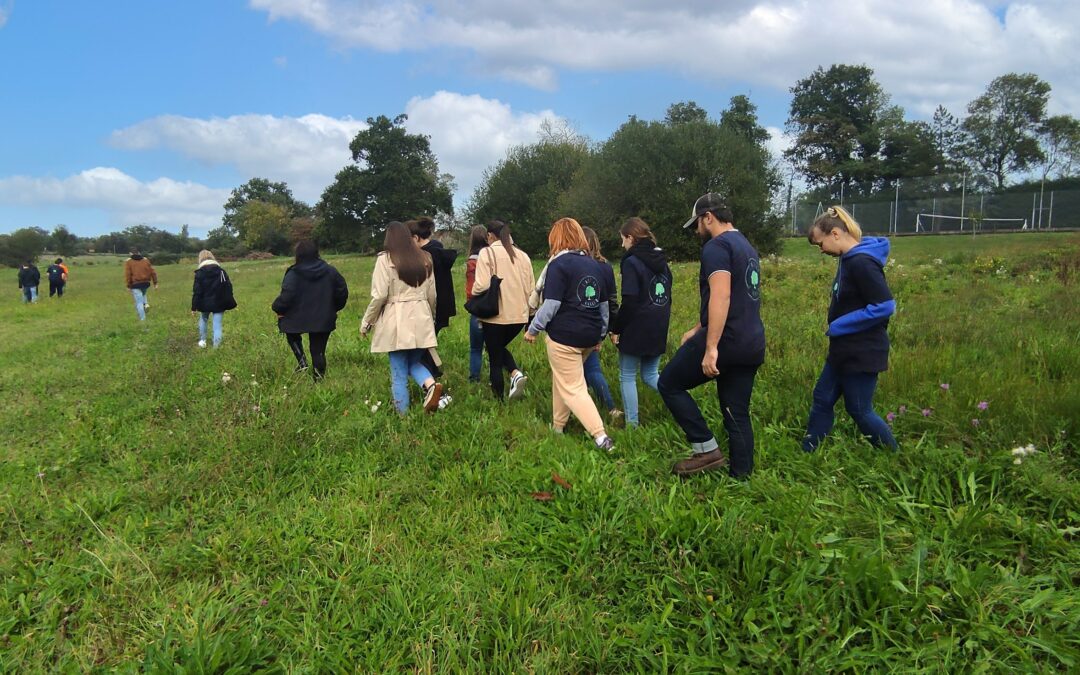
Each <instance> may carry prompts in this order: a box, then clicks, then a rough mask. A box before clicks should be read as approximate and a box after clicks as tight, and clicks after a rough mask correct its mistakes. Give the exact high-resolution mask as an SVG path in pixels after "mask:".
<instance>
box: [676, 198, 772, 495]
mask: <svg viewBox="0 0 1080 675" xmlns="http://www.w3.org/2000/svg"><path fill="white" fill-rule="evenodd" d="M733 220H734V218H733V217H732V214H731V209H729V208H728V207H727V205H726V204H725V203H724V200H723V198H722V197H721V196H720V195H718V194H716V193H715V192H710V193H708V194H705V195H702V196H701V197H700V198H698V200H697V202H695V204H694V210H693V214H692V217H691V218H690V220H688V221H687V222H686V224H685V225H684V226H683V227H690V226H691V225H695V226H696V227H697V233H698V236H699V237H701V239H702V240H703V241H705V246H704V247H703V248H702V250H701V272H700V274H699V281H698V283H699V286H700V294H701V307H700V318H699V322H698V324H697V325H696V326H694V327H693V328H691V329H690V330H688V331H686V332H685V333H683V336H682V340H681V346H680V347H679V350H678V351H677V352H675V355H674V356H673V357H672V359H671V361H669V362H668V364H667V366H665V367H664V370H663V372H662V373H660V381H659V383H658V388H659V390H660V395H661V396H662V397H663V398H664V403H666V404H667V407H668V409H669V410H670V411H671V414H672V415H673V416H674V417H675V421H676V422H678V423H679V426H680V427H682V429H683V432H684V433H685V434H686V439H687V440H688V441H690V445H691V449H692V454H691V455H690V458H689V459H684V460H682V461H680V462H676V463H675V466H674V467H672V471H673V472H674V473H676V474H678V475H680V476H688V475H691V474H695V473H698V472H701V471H709V470H713V469H720V468H723V467H724V466H728V459H726V458H725V457H724V455H723V453H722V452H721V451H720V446H719V444H718V443H717V442H716V437H715V436H714V435H713V432H712V431H711V430H710V429H709V426H708V424H707V423H706V422H705V418H704V417H703V416H702V414H701V410H700V409H699V408H698V406H697V404H696V403H695V402H694V399H693V397H691V396H690V390H691V389H694V388H695V387H698V386H700V385H702V384H705V383H706V382H708V381H709V380H715V381H716V393H717V396H718V397H719V398H720V409H721V411H722V412H723V415H724V429H725V430H726V431H727V434H728V448H729V455H730V468H729V471H730V473H731V475H732V476H734V477H736V478H742V477H746V476H749V475H750V473H751V472H752V471H753V470H754V429H753V427H752V425H751V424H750V394H751V392H752V391H753V388H754V376H755V375H756V373H757V369H758V367H760V366H761V364H762V363H763V362H764V361H765V327H764V326H763V325H762V323H761V267H760V264H759V262H758V254H757V251H756V250H754V247H753V246H751V245H750V242H749V241H747V240H746V237H744V236H743V235H742V233H741V232H739V231H738V230H736V229H735V226H734V225H733V224H732V222H733Z"/></svg>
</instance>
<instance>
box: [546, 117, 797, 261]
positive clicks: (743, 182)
mask: <svg viewBox="0 0 1080 675" xmlns="http://www.w3.org/2000/svg"><path fill="white" fill-rule="evenodd" d="M778 187H779V178H778V176H777V174H776V172H775V170H774V169H773V167H772V165H771V162H770V158H769V155H768V152H767V151H766V150H765V149H764V148H763V147H762V146H760V145H758V144H756V143H754V142H752V141H750V140H749V139H747V138H746V137H745V136H743V135H742V134H740V133H737V132H736V131H734V130H732V129H731V128H724V127H722V126H721V124H719V123H716V122H713V121H711V120H700V121H696V122H675V123H671V122H667V121H665V122H646V121H642V120H638V119H636V118H631V119H630V120H629V121H627V122H626V123H624V124H623V125H622V126H621V127H619V129H618V130H616V131H615V133H614V134H612V135H611V137H610V138H609V139H608V140H607V141H606V142H604V143H603V144H602V145H601V146H600V148H599V149H598V150H597V152H595V153H594V154H592V155H591V156H590V157H589V158H588V160H587V161H586V162H585V163H584V165H583V166H582V169H581V171H580V172H579V174H578V176H577V177H576V179H575V180H574V183H573V186H572V187H571V189H570V190H568V191H567V193H566V194H565V195H564V197H563V199H562V200H561V206H562V211H563V212H564V213H565V214H567V215H573V216H575V217H577V218H578V220H580V221H581V222H582V224H584V225H589V226H590V227H593V228H594V229H596V230H597V233H598V234H599V235H600V237H601V240H602V241H603V242H605V243H607V244H608V247H609V250H610V249H611V248H614V245H615V243H616V242H617V239H618V237H617V231H618V228H619V227H620V226H621V225H622V223H623V222H624V221H625V220H626V219H627V218H629V217H630V216H638V217H640V218H643V219H644V220H645V221H646V222H648V223H649V225H650V226H651V227H652V229H653V231H654V232H655V233H656V235H657V238H658V239H659V240H660V244H661V245H662V246H663V247H664V248H665V249H666V250H667V251H668V253H669V254H671V255H673V256H675V257H677V258H683V259H691V258H693V257H695V256H697V255H698V252H699V251H700V243H699V242H698V241H697V240H696V237H695V236H694V235H693V234H692V233H689V232H688V231H686V230H683V229H681V227H682V224H683V223H684V222H685V221H686V219H687V217H688V216H689V212H690V209H691V206H692V205H693V203H694V200H696V199H697V198H698V197H699V196H701V194H703V193H705V192H708V191H715V192H719V193H721V194H723V195H724V196H725V197H727V199H728V200H729V205H730V206H731V208H732V211H733V212H734V214H735V219H736V226H737V227H738V228H739V229H740V230H741V231H742V232H743V233H744V234H746V235H747V236H748V237H749V238H750V239H751V241H753V242H754V244H755V246H757V247H758V249H759V250H760V251H762V252H765V253H768V252H771V251H774V250H775V249H776V246H777V237H778V235H779V230H780V222H779V220H778V219H777V218H775V217H773V216H772V215H771V214H770V204H771V195H772V192H773V191H774V190H775V189H777V188H778Z"/></svg>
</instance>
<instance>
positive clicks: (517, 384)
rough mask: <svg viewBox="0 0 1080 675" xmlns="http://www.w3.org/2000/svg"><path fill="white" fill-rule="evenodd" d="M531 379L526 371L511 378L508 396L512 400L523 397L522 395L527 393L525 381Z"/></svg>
mask: <svg viewBox="0 0 1080 675" xmlns="http://www.w3.org/2000/svg"><path fill="white" fill-rule="evenodd" d="M528 381H529V378H528V377H527V376H526V375H525V373H522V372H520V371H519V372H518V374H517V375H514V376H513V377H511V378H510V395H509V396H508V397H507V398H509V399H510V400H511V401H513V400H514V399H518V398H521V395H522V394H524V393H525V383H526V382H528Z"/></svg>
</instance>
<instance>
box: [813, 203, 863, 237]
mask: <svg viewBox="0 0 1080 675" xmlns="http://www.w3.org/2000/svg"><path fill="white" fill-rule="evenodd" d="M833 230H840V231H841V232H847V233H848V234H850V235H851V237H852V238H853V239H854V240H855V241H862V228H861V227H859V224H858V223H857V222H855V219H854V218H852V217H851V214H850V213H848V212H847V210H846V209H844V207H842V206H830V207H829V208H827V209H825V213H823V214H821V215H820V216H818V217H817V219H816V220H815V221H814V222H813V224H811V225H810V229H809V230H807V231H806V238H807V240H808V241H809V242H810V243H811V244H813V243H815V242H814V232H820V233H821V234H823V235H825V234H828V233H830V232H832V231H833Z"/></svg>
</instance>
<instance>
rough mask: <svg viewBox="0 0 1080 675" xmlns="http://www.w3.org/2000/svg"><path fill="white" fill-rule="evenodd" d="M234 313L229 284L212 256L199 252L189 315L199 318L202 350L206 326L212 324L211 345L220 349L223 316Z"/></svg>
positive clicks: (231, 290) (234, 300) (226, 275)
mask: <svg viewBox="0 0 1080 675" xmlns="http://www.w3.org/2000/svg"><path fill="white" fill-rule="evenodd" d="M230 309H236V299H235V298H234V297H233V287H232V281H230V280H229V275H228V274H226V273H225V270H224V269H222V267H221V265H219V264H218V261H217V259H216V258H214V254H213V253H211V252H210V251H207V250H205V249H204V250H202V251H199V266H198V267H197V268H196V269H195V282H194V283H193V284H192V287H191V313H192V314H196V315H198V317H199V343H198V344H199V347H200V348H202V347H206V323H207V321H208V320H209V321H211V322H212V324H213V331H214V333H213V345H214V348H215V349H216V348H217V347H218V346H220V345H221V338H222V326H221V323H222V320H223V319H224V317H225V312H227V311H229V310H230Z"/></svg>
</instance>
